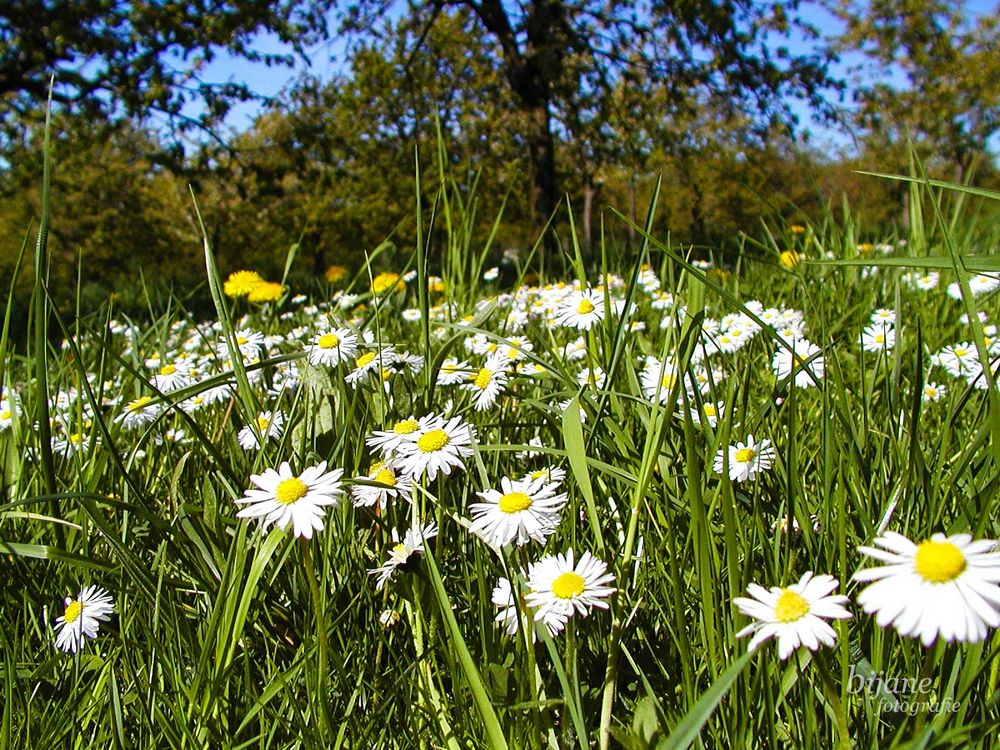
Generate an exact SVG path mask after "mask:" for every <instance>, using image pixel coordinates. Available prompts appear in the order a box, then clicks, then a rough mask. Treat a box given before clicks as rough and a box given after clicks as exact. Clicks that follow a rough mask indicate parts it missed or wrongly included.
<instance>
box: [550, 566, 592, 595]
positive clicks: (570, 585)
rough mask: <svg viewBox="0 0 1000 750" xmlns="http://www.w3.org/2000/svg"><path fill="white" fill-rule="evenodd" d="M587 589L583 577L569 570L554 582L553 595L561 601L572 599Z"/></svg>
mask: <svg viewBox="0 0 1000 750" xmlns="http://www.w3.org/2000/svg"><path fill="white" fill-rule="evenodd" d="M584 588H585V585H584V580H583V576H582V575H580V574H579V573H574V572H573V571H572V570H568V571H566V572H565V573H560V574H559V577H558V578H556V580H554V581H553V582H552V593H553V594H555V595H556V596H557V597H559V598H560V599H572V598H574V597H577V596H579V595H580V594H582V593H583V590H584Z"/></svg>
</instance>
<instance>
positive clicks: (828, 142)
mask: <svg viewBox="0 0 1000 750" xmlns="http://www.w3.org/2000/svg"><path fill="white" fill-rule="evenodd" d="M996 3H997V0H966V2H965V6H966V10H967V11H968V12H969V15H970V17H972V18H977V17H978V16H979V15H980V14H983V13H992V12H996V8H997V4H996ZM801 15H802V17H803V19H804V20H806V21H807V22H809V23H812V24H813V25H815V26H816V27H817V28H818V29H819V31H820V33H821V34H823V35H824V36H830V35H834V34H836V33H837V32H838V31H839V28H840V24H839V22H838V21H837V19H836V18H835V17H833V16H832V15H831V14H829V13H828V12H826V11H825V10H823V9H822V8H820V7H819V6H818V5H816V4H814V3H807V4H805V6H804V7H803V9H802V11H801ZM785 44H786V45H787V46H788V47H789V50H790V51H791V52H792V53H793V54H795V53H801V52H806V51H808V50H809V49H810V48H811V45H812V44H814V42H812V41H811V40H807V39H805V38H804V37H801V36H799V37H795V38H792V39H791V40H789V41H787V42H785ZM255 47H256V48H257V49H258V50H259V51H261V52H272V53H282V54H288V53H290V52H291V49H290V48H289V47H288V46H287V45H283V44H282V43H281V42H280V41H279V40H278V39H277V38H276V37H274V36H273V35H266V34H263V35H261V36H260V37H259V38H258V39H257V41H256V44H255ZM309 56H310V58H311V60H310V62H311V64H310V65H308V66H306V65H305V64H304V63H302V62H301V61H299V62H297V64H296V66H295V67H294V68H291V69H289V68H285V67H268V66H266V65H264V64H262V63H259V64H255V63H249V62H247V61H246V60H243V59H238V58H233V57H231V56H229V55H225V54H220V55H218V56H217V57H216V58H215V59H214V60H213V61H212V62H211V63H210V64H208V65H207V66H206V67H205V69H204V70H203V71H202V78H203V79H204V80H206V81H211V82H225V81H233V82H237V83H246V84H248V85H249V86H250V87H251V88H252V89H253V90H254V91H256V92H258V93H260V94H262V95H264V96H275V95H277V94H278V93H280V92H281V91H282V89H284V88H285V87H286V86H288V85H289V84H290V83H291V82H292V81H293V80H294V79H295V78H296V77H297V76H298V75H300V74H301V73H303V72H309V73H310V74H312V75H315V76H318V77H319V78H320V79H321V80H324V81H326V80H330V79H331V78H333V77H335V76H337V75H339V74H341V73H342V72H343V71H344V70H345V65H344V58H345V44H344V42H343V40H341V39H338V38H334V39H333V40H331V41H329V42H326V43H324V44H322V45H319V46H317V47H314V48H312V49H311V50H309ZM860 61H861V58H860V56H854V57H848V58H845V59H844V60H843V61H842V62H841V63H840V64H839V65H838V66H835V68H834V70H833V72H834V74H835V75H837V76H839V77H843V78H845V79H849V75H850V70H851V68H852V66H855V65H856V64H857V63H859V62H860ZM878 73H879V75H881V76H886V75H888V76H889V77H890V79H891V78H896V79H897V80H898V81H899V82H900V83H901V82H902V79H901V76H899V74H898V72H893V71H884V70H883V71H878ZM844 104H845V105H847V106H849V104H850V102H849V101H845V102H844ZM792 108H793V111H794V112H795V114H796V115H797V116H798V117H799V120H800V125H799V127H800V130H807V131H808V132H809V135H810V140H811V142H812V143H813V145H814V146H817V147H818V148H821V149H823V150H827V151H831V150H832V151H839V150H849V149H850V147H851V139H850V137H849V135H848V134H847V133H845V132H842V131H840V130H837V129H831V128H829V127H826V126H824V125H822V124H821V123H818V122H816V121H815V120H813V119H812V113H811V111H810V109H809V107H808V106H807V105H806V104H805V103H804V102H793V103H792ZM260 111H261V105H260V104H259V103H255V102H247V103H244V104H240V105H237V106H235V107H234V108H233V110H232V111H231V112H230V115H229V117H228V118H227V121H226V123H227V125H228V126H229V127H230V128H232V129H233V130H234V131H237V130H243V129H246V128H247V127H249V125H250V124H251V123H252V122H253V119H254V117H256V115H257V114H259V112H260ZM197 112H198V108H197V107H195V106H192V107H191V108H190V109H189V111H188V114H197Z"/></svg>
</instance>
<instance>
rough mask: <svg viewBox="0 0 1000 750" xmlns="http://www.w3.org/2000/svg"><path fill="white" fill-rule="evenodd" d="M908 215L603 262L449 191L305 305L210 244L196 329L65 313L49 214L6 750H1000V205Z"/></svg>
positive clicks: (976, 200) (3, 435)
mask: <svg viewBox="0 0 1000 750" xmlns="http://www.w3.org/2000/svg"><path fill="white" fill-rule="evenodd" d="M873 179H875V178H873ZM910 190H911V204H912V207H911V212H910V215H911V225H910V227H909V230H908V231H907V232H906V233H905V234H902V235H898V236H872V235H871V234H869V233H868V232H867V230H866V229H865V228H864V227H859V226H857V225H856V224H855V222H854V221H853V219H852V218H851V216H850V214H849V212H848V210H847V209H846V207H845V208H844V209H838V210H837V211H836V212H831V213H830V214H829V215H828V216H827V219H826V220H825V221H823V222H820V223H813V224H810V223H803V224H802V225H792V224H787V223H783V222H780V221H777V220H776V221H774V222H772V223H770V224H767V225H765V226H764V227H763V228H748V234H747V235H746V236H744V238H743V245H742V247H741V249H740V252H739V253H738V254H730V255H729V256H727V257H725V258H720V257H716V256H715V255H714V254H713V253H712V252H711V251H709V250H706V249H705V248H689V247H683V246H678V245H675V244H673V243H672V242H671V240H670V238H669V237H662V236H654V235H653V234H651V233H650V232H649V231H644V228H643V226H638V227H635V228H636V230H637V234H638V238H639V241H638V242H637V243H636V245H635V246H634V247H632V248H631V249H623V248H621V247H620V246H619V245H618V244H615V242H613V241H612V239H611V238H612V237H613V236H614V237H617V236H618V235H619V234H621V233H623V231H624V228H625V227H626V224H627V221H626V220H625V219H624V218H623V217H622V216H621V215H619V214H617V213H615V212H613V211H607V212H605V214H604V219H603V220H604V222H605V224H604V225H602V232H601V234H600V239H599V241H598V244H597V248H596V250H595V252H594V254H593V256H588V257H587V258H586V259H585V257H584V254H583V252H582V251H581V249H580V247H579V245H578V243H577V242H576V240H575V235H574V232H573V231H572V217H571V215H570V231H569V232H568V241H567V242H566V246H565V251H564V252H563V253H562V254H558V253H554V252H553V251H552V250H551V249H550V248H545V247H543V246H542V244H541V243H539V244H538V245H536V246H535V247H532V248H522V249H521V250H520V252H507V253H502V252H501V248H502V247H503V238H502V237H498V236H496V234H495V233H491V234H489V235H488V236H486V237H485V238H482V237H479V236H478V234H477V233H476V232H474V231H473V228H472V227H473V223H474V222H473V220H472V216H473V213H474V212H475V211H476V210H482V208H481V207H477V206H476V204H475V200H474V196H472V195H470V193H469V192H468V191H466V190H463V189H459V187H458V186H456V185H455V184H454V183H452V182H450V181H449V180H448V179H446V177H445V176H442V180H441V187H440V189H439V190H438V191H437V193H436V197H435V200H434V202H433V204H432V205H422V204H421V203H420V201H419V199H417V200H416V205H415V218H416V226H417V230H416V235H415V237H413V238H412V242H413V247H412V248H411V249H406V248H405V247H403V246H402V245H396V244H391V243H386V244H384V245H382V246H380V247H378V248H375V249H374V250H372V252H370V253H367V254H365V255H363V256H361V255H359V261H358V264H357V266H355V267H353V268H331V269H329V270H328V272H327V274H326V276H325V277H324V278H321V279H314V280H312V281H311V283H310V284H308V285H307V286H306V287H304V288H296V287H294V286H293V285H291V284H290V282H289V279H291V278H294V269H295V264H296V254H295V251H294V248H293V251H292V252H290V253H289V255H288V257H287V260H286V263H285V273H284V277H283V278H280V279H279V278H275V279H263V278H261V277H260V276H259V275H258V274H256V273H255V272H254V270H253V269H239V268H222V269H220V268H217V266H216V263H215V256H214V253H213V248H212V247H211V246H210V244H209V243H208V241H207V240H206V241H205V245H204V258H205V279H206V281H205V284H204V286H203V287H201V288H200V289H198V290H193V291H192V292H191V293H192V294H200V295H210V296H211V299H212V302H213V306H214V309H215V311H216V314H215V315H214V316H212V317H197V316H194V315H191V314H189V313H188V312H187V311H186V309H185V302H184V299H185V298H184V295H181V294H178V296H175V297H171V298H169V301H168V302H167V303H166V304H163V305H160V306H157V305H154V304H152V303H151V304H150V309H149V312H148V315H146V316H143V317H142V318H134V319H133V318H129V317H126V316H124V315H122V314H121V312H120V311H119V310H117V309H116V307H115V303H114V301H113V300H109V301H108V303H107V304H106V305H104V306H102V307H101V308H100V310H99V311H97V312H88V313H87V314H79V315H74V314H72V313H73V311H72V310H70V311H66V310H62V311H61V310H60V309H59V308H58V307H57V306H56V305H55V304H53V302H52V299H51V297H50V296H49V290H48V288H47V286H46V283H45V278H46V262H45V242H44V229H45V224H44V222H45V221H47V220H48V219H47V217H43V225H42V232H41V240H40V242H39V243H38V245H37V250H36V251H35V253H34V262H35V279H36V281H35V294H34V297H33V299H32V305H31V308H30V310H24V309H13V307H12V305H11V304H8V305H7V308H6V314H5V321H4V331H3V337H2V340H0V355H2V356H0V363H2V364H0V366H2V370H0V380H2V383H3V396H2V404H0V430H2V431H0V461H2V481H3V487H4V495H3V499H2V505H0V540H2V541H0V552H2V553H3V555H2V565H3V575H4V584H3V586H2V587H0V597H2V598H0V624H2V628H0V633H2V638H3V647H2V652H3V676H2V677H0V679H2V681H3V696H4V697H3V718H2V721H0V748H53V747H116V748H125V747H136V748H146V747H171V748H203V747H211V748H296V747H303V748H314V747H331V748H332V747H336V748H339V747H344V748H358V747H365V748H372V747H378V748H383V747H385V748H396V747H421V748H439V747H440V748H445V747H446V748H466V747H488V748H502V747H511V748H573V747H580V748H586V747H592V746H599V747H601V748H606V747H624V748H629V749H631V748H647V747H662V748H685V747H690V746H698V747H706V748H729V747H734V748H735V747H741V748H742V747H747V748H750V747H754V748H757V747H760V748H779V747H838V748H850V747H854V748H876V747H884V748H888V747H899V748H903V747H908V748H932V747H933V748H940V747H976V746H989V744H990V739H989V738H990V737H991V736H992V734H993V732H995V731H996V728H997V725H998V722H1000V708H998V705H997V697H998V693H997V683H998V680H1000V640H998V638H997V637H996V634H995V633H994V631H993V628H994V627H996V626H997V625H998V624H1000V586H998V583H1000V556H998V555H997V554H996V553H994V552H993V547H994V544H993V543H992V542H991V541H989V540H991V539H995V538H997V537H998V535H1000V529H998V527H997V523H998V519H997V513H996V508H997V499H998V492H997V489H998V481H1000V393H998V391H997V389H996V381H995V377H994V370H995V369H996V364H995V363H996V359H997V357H998V356H1000V338H998V336H997V328H996V323H997V321H998V312H1000V311H998V309H997V307H998V306H997V294H996V289H997V287H998V285H1000V276H997V274H996V272H998V271H1000V263H998V262H997V258H996V255H995V250H996V242H997V238H998V231H997V229H998V226H997V224H996V222H995V220H994V219H991V218H990V214H989V213H988V212H987V211H986V210H985V209H984V208H983V207H984V206H986V207H989V206H992V205H993V202H995V201H996V200H997V198H998V197H1000V196H997V195H993V194H988V193H986V192H985V191H976V190H973V189H971V188H960V187H954V186H947V185H942V184H935V183H933V182H932V181H927V180H923V179H921V178H910ZM977 193H978V194H977ZM648 210H649V216H650V218H649V219H648V220H647V222H646V223H645V225H644V226H645V227H650V226H652V216H654V215H655V212H656V197H655V196H654V200H653V202H652V204H651V205H650V206H649V209H648ZM751 229H752V230H753V231H752V235H751V234H750V231H751ZM603 230H606V231H603ZM206 236H208V235H206ZM751 236H756V237H757V239H751ZM26 247H27V245H26ZM31 259H32V253H31V252H30V249H26V250H25V251H24V252H23V253H22V260H23V262H25V263H27V262H28V261H30V260H31ZM80 275H81V278H83V279H85V278H86V268H85V267H82V266H81V269H80ZM17 316H25V317H28V318H29V320H28V328H29V335H28V337H27V340H26V341H24V342H16V343H15V342H14V341H12V340H10V338H9V336H8V331H9V330H10V327H11V321H12V319H16V318H17ZM984 540H985V541H984Z"/></svg>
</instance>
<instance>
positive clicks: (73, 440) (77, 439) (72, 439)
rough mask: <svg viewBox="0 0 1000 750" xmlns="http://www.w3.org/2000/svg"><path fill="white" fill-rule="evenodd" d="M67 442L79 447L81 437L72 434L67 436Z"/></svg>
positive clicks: (77, 434) (75, 433)
mask: <svg viewBox="0 0 1000 750" xmlns="http://www.w3.org/2000/svg"><path fill="white" fill-rule="evenodd" d="M69 441H70V442H71V443H73V445H79V444H80V443H82V442H83V435H81V434H80V433H79V432H74V433H73V434H72V435H70V436H69Z"/></svg>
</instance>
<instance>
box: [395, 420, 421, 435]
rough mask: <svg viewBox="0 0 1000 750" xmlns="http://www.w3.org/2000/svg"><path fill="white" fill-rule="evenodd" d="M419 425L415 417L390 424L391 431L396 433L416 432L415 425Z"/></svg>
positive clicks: (408, 433)
mask: <svg viewBox="0 0 1000 750" xmlns="http://www.w3.org/2000/svg"><path fill="white" fill-rule="evenodd" d="M419 426H420V425H419V424H418V423H417V420H415V419H404V420H402V421H401V422H396V424H394V425H393V426H392V431H393V432H395V433H396V434H397V435H410V434H412V433H414V432H416V430H417V427H419Z"/></svg>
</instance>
